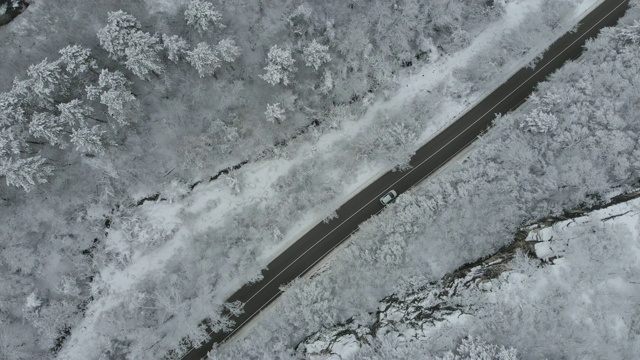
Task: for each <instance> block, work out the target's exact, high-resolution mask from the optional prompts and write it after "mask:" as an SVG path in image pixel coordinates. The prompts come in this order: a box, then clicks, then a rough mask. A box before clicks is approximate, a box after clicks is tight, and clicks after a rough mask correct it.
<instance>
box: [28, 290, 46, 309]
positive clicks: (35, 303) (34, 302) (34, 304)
mask: <svg viewBox="0 0 640 360" xmlns="http://www.w3.org/2000/svg"><path fill="white" fill-rule="evenodd" d="M40 305H42V301H41V300H40V299H39V298H38V295H37V294H36V292H35V291H32V292H31V294H29V296H27V298H26V299H25V302H24V308H25V310H27V311H33V310H34V309H37V308H39V307H40Z"/></svg>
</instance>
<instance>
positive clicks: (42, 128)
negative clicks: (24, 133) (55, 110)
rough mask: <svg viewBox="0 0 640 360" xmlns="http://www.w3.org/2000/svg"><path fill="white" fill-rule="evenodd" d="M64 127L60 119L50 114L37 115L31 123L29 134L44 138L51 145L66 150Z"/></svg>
mask: <svg viewBox="0 0 640 360" xmlns="http://www.w3.org/2000/svg"><path fill="white" fill-rule="evenodd" d="M63 130H64V126H63V124H61V123H60V119H59V118H58V117H57V116H55V115H53V114H51V113H49V112H41V113H35V114H34V115H33V117H32V119H31V122H30V123H29V133H30V134H31V135H33V136H35V137H37V138H44V139H45V140H46V141H47V142H49V144H51V145H58V146H60V147H61V148H64V146H65V141H64V140H63V139H62V137H63Z"/></svg>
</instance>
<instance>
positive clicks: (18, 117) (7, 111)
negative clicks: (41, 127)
mask: <svg viewBox="0 0 640 360" xmlns="http://www.w3.org/2000/svg"><path fill="white" fill-rule="evenodd" d="M25 121H26V115H25V110H24V109H23V107H22V100H21V97H20V96H19V94H17V93H16V92H15V91H9V92H5V93H1V94H0V126H8V125H12V124H19V123H23V122H25Z"/></svg>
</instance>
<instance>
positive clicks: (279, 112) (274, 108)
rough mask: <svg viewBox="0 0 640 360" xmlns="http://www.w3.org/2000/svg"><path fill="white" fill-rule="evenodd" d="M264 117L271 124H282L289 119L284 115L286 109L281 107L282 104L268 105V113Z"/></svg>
mask: <svg viewBox="0 0 640 360" xmlns="http://www.w3.org/2000/svg"><path fill="white" fill-rule="evenodd" d="M264 115H265V116H266V118H267V121H268V122H270V123H275V122H279V123H280V122H282V121H284V120H285V119H286V118H287V117H286V116H285V114H284V109H283V108H282V107H280V103H275V104H267V111H265V112H264Z"/></svg>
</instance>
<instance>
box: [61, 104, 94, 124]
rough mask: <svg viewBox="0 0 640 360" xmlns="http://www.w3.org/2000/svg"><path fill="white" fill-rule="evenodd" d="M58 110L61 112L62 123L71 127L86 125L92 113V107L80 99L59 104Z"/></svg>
mask: <svg viewBox="0 0 640 360" xmlns="http://www.w3.org/2000/svg"><path fill="white" fill-rule="evenodd" d="M57 108H58V111H59V112H60V115H59V118H60V122H61V123H63V124H68V125H69V126H75V125H85V124H86V122H87V119H89V118H90V116H91V113H92V109H91V107H90V106H88V105H86V104H84V103H83V102H82V101H81V100H79V99H73V100H71V101H69V102H66V103H62V104H58V106H57Z"/></svg>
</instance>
